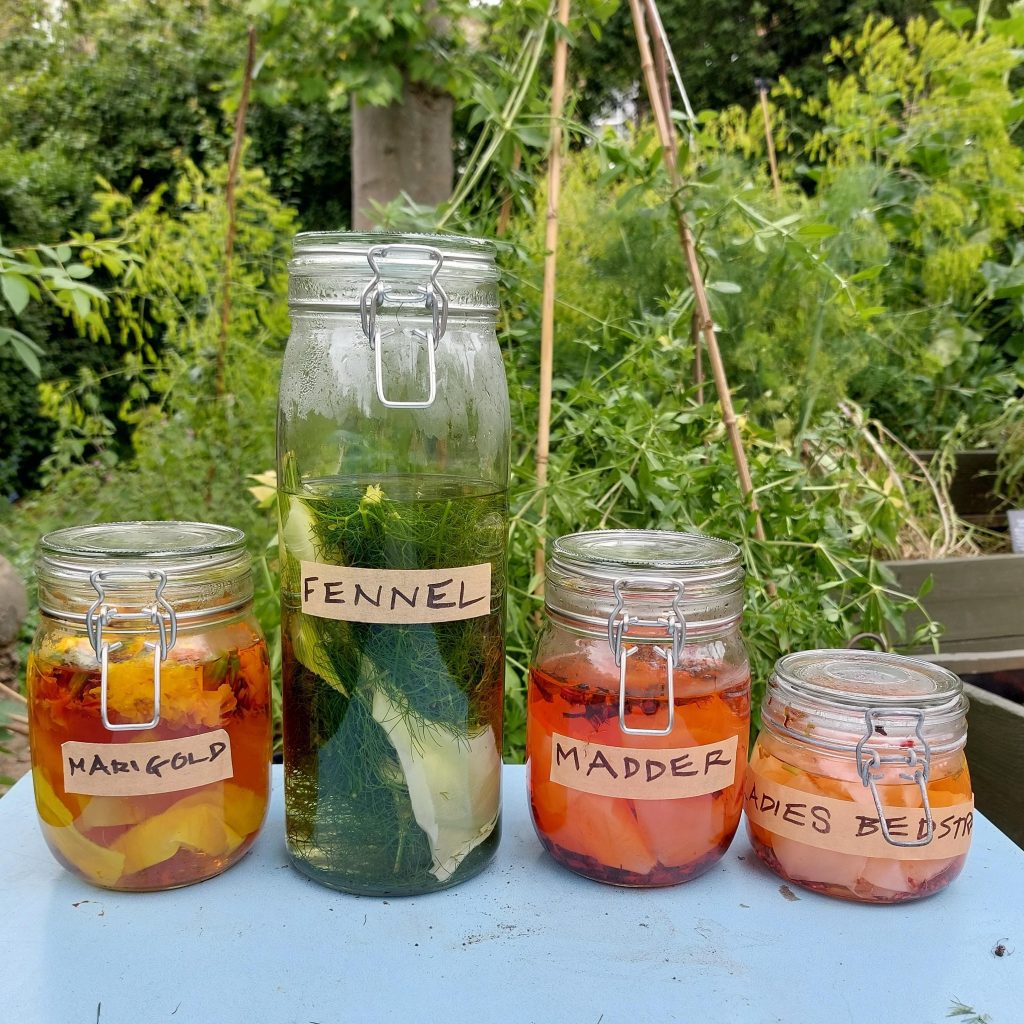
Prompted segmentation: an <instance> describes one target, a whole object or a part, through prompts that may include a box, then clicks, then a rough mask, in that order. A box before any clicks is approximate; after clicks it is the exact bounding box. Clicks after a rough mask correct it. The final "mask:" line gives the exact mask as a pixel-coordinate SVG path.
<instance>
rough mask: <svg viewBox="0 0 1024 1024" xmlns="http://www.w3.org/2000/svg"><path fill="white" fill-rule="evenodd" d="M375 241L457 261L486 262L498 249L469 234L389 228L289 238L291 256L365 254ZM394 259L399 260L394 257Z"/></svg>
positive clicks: (361, 255)
mask: <svg viewBox="0 0 1024 1024" xmlns="http://www.w3.org/2000/svg"><path fill="white" fill-rule="evenodd" d="M375 245H393V246H399V247H400V246H428V247H430V248H433V249H438V250H439V251H440V252H441V255H442V256H446V257H448V256H452V257H456V258H457V259H458V260H459V261H460V262H474V261H478V262H481V263H490V262H493V260H494V258H495V256H496V255H497V252H498V247H497V246H496V245H495V244H494V242H492V241H490V240H489V239H486V238H476V237H473V236H471V235H447V234H430V233H417V232H399V233H394V232H390V231H300V232H299V233H298V234H297V235H296V236H295V237H294V238H293V239H292V252H293V254H294V256H295V257H299V256H309V255H313V254H321V255H338V256H359V257H363V258H365V257H366V254H367V252H368V251H369V249H371V248H372V247H373V246H375ZM396 262H399V263H400V262H402V261H401V260H400V259H398V258H397V257H396Z"/></svg>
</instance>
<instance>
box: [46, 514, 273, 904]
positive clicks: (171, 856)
mask: <svg viewBox="0 0 1024 1024" xmlns="http://www.w3.org/2000/svg"><path fill="white" fill-rule="evenodd" d="M244 544H245V537H244V535H243V534H242V532H241V531H240V530H234V529H231V528H229V527H226V526H216V525H213V524H210V523H177V522H141V523H98V524H96V525H92V526H79V527H71V528H70V529H65V530H57V531H56V532H54V533H48V534H47V535H46V536H45V537H43V539H42V541H41V542H40V556H39V559H38V562H37V565H36V576H37V581H38V589H39V613H40V615H39V629H38V631H37V632H36V636H35V640H34V642H33V644H32V649H31V652H30V654H29V661H28V701H29V733H30V743H31V750H32V778H33V782H34V785H35V796H36V808H37V810H38V812H39V818H40V823H41V825H42V830H43V835H44V836H45V838H46V842H47V844H48V845H49V847H50V849H51V850H52V852H53V854H54V856H55V857H56V858H57V860H58V861H60V863H61V864H63V865H64V866H65V867H66V868H68V870H70V871H72V872H73V873H75V874H76V875H78V876H79V877H81V878H84V879H85V880H86V881H89V882H92V883H94V884H96V885H100V886H103V887H105V888H108V889H123V890H151V889H170V888H174V887H176V886H181V885H188V884H190V883H191V882H198V881H201V880H202V879H204V878H209V877H211V876H212V875H216V874H218V873H220V872H221V871H223V870H224V869H225V868H227V867H230V866H231V865H232V864H234V863H235V862H236V861H237V860H239V859H240V858H241V857H242V855H243V854H244V853H245V852H246V851H247V850H248V849H249V848H250V846H252V844H253V841H254V840H255V838H256V834H257V832H259V829H260V826H261V825H262V823H263V818H264V814H265V811H266V807H267V798H268V794H269V783H270V757H271V718H270V668H269V662H268V659H267V649H266V644H265V642H264V639H263V635H262V633H261V632H260V627H259V625H258V624H257V622H256V620H255V618H254V617H253V614H252V577H251V574H250V559H249V556H248V554H247V553H246V551H245V547H244Z"/></svg>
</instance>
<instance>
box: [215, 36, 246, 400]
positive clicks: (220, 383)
mask: <svg viewBox="0 0 1024 1024" xmlns="http://www.w3.org/2000/svg"><path fill="white" fill-rule="evenodd" d="M255 63H256V29H255V27H254V26H252V25H250V26H249V42H248V47H247V49H246V54H245V72H244V74H243V75H242V95H241V98H240V99H239V101H238V112H237V113H236V114H235V136H234V139H233V140H232V142H231V157H230V159H229V160H228V184H227V190H226V192H225V196H224V199H225V202H226V204H227V208H228V233H227V238H226V239H225V241H224V297H223V300H222V302H221V307H220V342H219V344H218V346H217V369H216V375H215V377H214V391H215V393H216V395H217V397H218V398H220V397H221V395H223V394H224V361H225V358H226V356H227V348H228V323H229V322H230V320H231V269H232V264H233V263H234V258H235V235H236V234H237V231H238V225H237V221H236V216H235V180H236V179H237V177H238V168H239V165H240V164H241V162H242V144H243V142H244V141H245V119H246V116H247V115H248V113H249V93H250V91H251V89H252V74H253V67H254V65H255Z"/></svg>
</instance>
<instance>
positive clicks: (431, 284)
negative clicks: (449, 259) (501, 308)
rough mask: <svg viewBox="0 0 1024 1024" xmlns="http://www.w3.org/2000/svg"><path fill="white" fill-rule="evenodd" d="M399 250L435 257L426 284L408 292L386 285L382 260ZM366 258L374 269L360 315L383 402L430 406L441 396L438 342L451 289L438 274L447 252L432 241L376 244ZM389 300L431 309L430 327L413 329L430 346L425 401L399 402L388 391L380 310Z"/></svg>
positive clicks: (409, 406)
mask: <svg viewBox="0 0 1024 1024" xmlns="http://www.w3.org/2000/svg"><path fill="white" fill-rule="evenodd" d="M396 253H412V254H414V255H416V256H425V257H427V258H428V259H430V260H432V261H433V266H432V267H431V269H430V274H429V276H428V277H427V282H426V284H422V285H415V286H413V288H412V290H411V291H406V292H400V291H395V290H394V289H390V290H389V289H387V288H384V287H382V280H383V274H382V272H381V268H380V261H381V260H382V259H387V258H388V257H389V256H394V255H395V254H396ZM366 259H367V262H368V263H369V264H370V268H371V269H372V270H373V278H372V280H371V281H370V283H369V284H368V285H367V286H366V287H365V288H364V289H363V293H362V295H361V297H360V300H359V315H360V319H361V321H362V325H363V333H364V334H365V335H366V337H367V339H368V340H369V342H370V348H372V349H373V358H374V377H375V380H376V385H377V398H378V399H379V401H380V403H381V405H385V406H387V407H388V408H389V409H426V408H428V407H429V406H431V405H433V404H434V399H435V398H436V397H437V358H436V352H437V345H438V342H440V340H441V338H442V337H443V336H444V333H445V331H446V330H447V328H448V293H447V292H446V291H445V290H444V288H443V287H442V286H441V285H440V284H439V283H438V280H437V275H438V274H439V273H440V272H441V267H442V266H443V265H444V256H443V255H442V254H441V251H440V249H435V248H434V247H433V246H430V245H375V246H373V247H372V248H371V249H370V250H369V251H368V252H367V254H366ZM385 302H393V303H398V304H399V305H404V304H408V303H412V302H416V303H422V304H423V306H424V308H425V309H427V310H429V311H430V320H431V325H430V329H429V330H426V331H420V330H414V331H412V332H411V333H412V335H413V337H416V338H419V339H420V340H421V341H423V342H425V343H426V347H427V397H426V398H425V399H423V400H422V401H409V402H398V401H394V400H392V399H390V398H388V397H387V396H386V395H385V394H384V357H383V351H382V350H383V347H384V344H383V343H384V338H383V334H382V332H381V330H380V327H379V326H378V324H377V313H378V311H379V310H380V309H381V307H382V306H383V305H384V304H385Z"/></svg>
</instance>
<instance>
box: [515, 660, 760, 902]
mask: <svg viewBox="0 0 1024 1024" xmlns="http://www.w3.org/2000/svg"><path fill="white" fill-rule="evenodd" d="M641 659H642V656H637V657H635V658H632V659H630V662H629V690H628V693H629V696H628V697H627V701H626V715H625V718H626V724H627V725H628V726H629V727H630V728H646V729H657V728H663V727H665V726H666V725H667V721H668V718H667V699H666V696H665V668H664V662H663V661H662V660H661V659H657V660H656V661H655V660H654V659H653V657H652V658H651V659H650V660H648V661H646V662H645V661H643V660H641ZM613 667H614V666H613ZM749 728H750V679H749V676H742V677H738V678H735V679H731V680H728V681H726V680H719V679H718V675H717V672H716V670H715V668H714V667H711V668H710V669H709V671H708V672H707V673H706V674H686V673H685V672H684V671H683V670H682V669H680V670H678V671H677V672H676V674H675V723H674V726H673V729H672V732H671V733H670V734H668V735H667V736H642V735H639V736H638V735H632V734H626V733H623V732H622V730H621V729H620V727H619V696H618V677H617V675H616V677H615V678H614V679H612V678H610V677H609V676H608V675H607V674H606V673H604V672H602V671H601V670H600V669H599V668H597V667H596V666H594V665H593V664H591V663H589V662H588V661H586V660H584V659H583V658H575V657H567V658H558V659H552V660H551V661H549V662H547V663H545V664H544V665H543V666H541V667H539V668H534V669H532V670H531V672H530V688H529V698H528V710H527V731H526V763H527V780H528V786H529V795H530V808H531V811H532V814H533V823H534V827H535V828H536V830H537V835H538V836H539V837H540V840H541V842H542V843H543V844H544V846H545V848H546V849H547V850H548V852H549V853H550V854H551V856H552V857H554V858H555V860H557V861H558V862H559V863H561V864H564V865H565V866H566V867H568V868H571V869H572V870H573V871H576V872H578V873H579V874H582V875H586V876H587V877H589V878H594V879H597V880H598V881H602V882H610V883H612V884H616V885H630V886H660V885H674V884H676V883H678V882H683V881H686V880H687V879H690V878H693V877H695V876H697V875H699V874H701V873H702V872H703V871H706V870H707V869H708V868H709V867H711V866H712V865H713V864H714V863H715V861H717V860H718V859H719V858H720V857H721V856H722V854H723V853H725V851H726V849H728V847H729V844H730V843H731V842H732V839H733V836H734V835H735V833H736V828H737V825H738V824H739V818H740V810H741V803H742V797H743V793H742V785H743V773H744V768H745V762H746V751H747V737H748V734H749ZM553 733H558V734H560V735H562V736H568V737H571V738H573V739H577V740H580V741H582V742H584V743H588V742H589V743H597V744H601V745H602V746H608V747H640V748H649V749H650V750H651V752H652V756H653V757H657V755H658V752H659V751H661V750H667V749H670V748H673V749H674V748H686V747H694V746H702V745H704V744H714V743H720V742H722V741H723V740H727V739H729V738H730V737H733V736H735V737H737V741H738V743H737V751H736V756H735V761H734V773H733V777H732V782H731V784H730V785H728V786H727V787H726V788H724V789H720V790H718V791H717V792H714V793H707V794H704V795H701V796H690V797H678V798H673V799H654V800H651V799H627V798H624V797H616V796H603V795H598V794H594V793H586V792H581V791H579V790H577V789H573V788H570V787H568V786H565V785H562V784H560V783H558V782H554V781H552V780H551V777H550V770H551V754H552V738H551V737H552V734H553Z"/></svg>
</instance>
